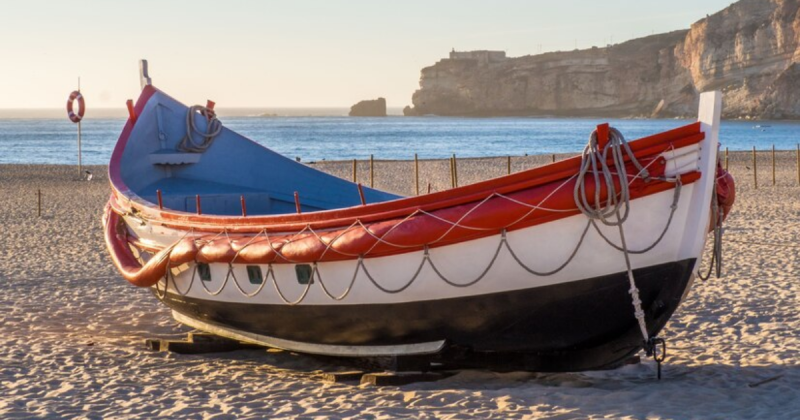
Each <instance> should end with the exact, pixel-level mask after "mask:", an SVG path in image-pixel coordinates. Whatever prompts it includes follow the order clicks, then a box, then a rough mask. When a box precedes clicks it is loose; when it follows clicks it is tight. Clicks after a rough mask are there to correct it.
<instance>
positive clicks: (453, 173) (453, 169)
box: [450, 153, 458, 188]
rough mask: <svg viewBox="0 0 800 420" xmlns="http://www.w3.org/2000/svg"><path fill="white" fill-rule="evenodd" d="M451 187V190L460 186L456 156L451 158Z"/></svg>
mask: <svg viewBox="0 0 800 420" xmlns="http://www.w3.org/2000/svg"><path fill="white" fill-rule="evenodd" d="M450 185H451V188H455V187H457V186H458V168H457V167H456V154H455V153H453V156H452V157H451V158H450Z"/></svg>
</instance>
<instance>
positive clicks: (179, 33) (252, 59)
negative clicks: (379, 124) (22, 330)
mask: <svg viewBox="0 0 800 420" xmlns="http://www.w3.org/2000/svg"><path fill="white" fill-rule="evenodd" d="M730 3H731V1H730V0H700V1H698V0H670V1H655V0H607V1H596V0H595V1H591V0H572V1H570V0H560V1H544V0H542V1H538V0H530V1H522V0H492V1H474V0H461V1H455V0H440V1H437V0H422V1H417V0H396V1H378V0H371V1H361V0H347V1H345V0H341V1H332V0H327V1H322V0H319V1H311V0H292V1H289V0H284V1H269V0H264V1H236V0H217V1H205V0H194V1H168V0H160V1H142V0H136V1H112V0H85V1H80V0H58V1H37V0H24V1H20V0H0V8H1V9H0V10H2V14H0V39H1V40H2V43H1V44H0V63H2V70H0V108H57V107H62V106H63V104H64V102H65V100H66V97H67V96H68V94H69V92H70V91H71V90H72V89H74V88H75V87H76V84H77V77H78V76H81V82H82V90H83V93H84V95H85V96H86V98H87V99H86V100H87V103H88V106H89V107H100V108H110V107H120V108H122V107H123V106H124V101H125V100H126V99H128V98H135V97H136V96H137V95H138V91H139V81H138V67H137V60H138V59H139V58H147V59H148V60H149V61H150V67H151V74H152V76H153V80H154V84H155V85H156V86H159V87H160V88H162V89H164V90H166V91H167V92H169V93H171V94H172V95H173V96H176V97H177V98H179V99H180V100H182V101H184V102H187V103H204V101H205V99H206V98H211V99H214V100H216V102H217V103H218V104H219V105H220V106H221V107H303V106H350V105H351V104H353V103H355V102H357V101H359V100H361V99H367V98H375V97H378V96H383V97H386V98H387V101H388V105H389V106H405V105H408V104H410V103H411V94H412V93H413V92H414V90H415V89H416V88H417V87H418V82H419V71H420V69H421V68H423V67H425V66H429V65H432V64H434V63H435V62H436V61H437V60H439V59H440V58H443V57H445V56H446V55H447V54H448V52H449V51H450V49H451V48H456V49H457V50H471V49H495V50H505V51H506V52H507V54H508V55H510V56H520V55H527V54H536V53H538V52H539V51H540V49H541V51H544V52H546V51H553V50H571V49H574V48H575V45H576V43H577V46H578V47H579V48H586V47H591V46H592V45H597V46H602V45H605V44H607V43H609V42H610V41H611V39H612V37H613V41H614V42H615V43H616V42H621V41H624V40H628V39H631V38H634V37H640V36H644V35H649V34H651V33H654V32H655V33H659V32H666V31H671V30H676V29H683V28H688V27H689V25H691V24H692V23H693V22H695V21H697V20H699V19H700V18H702V17H704V16H705V15H706V14H709V13H714V12H716V11H718V10H721V9H723V8H724V7H726V6H728V5H729V4H730Z"/></svg>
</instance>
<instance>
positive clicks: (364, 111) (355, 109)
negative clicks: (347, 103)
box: [349, 98, 386, 117]
mask: <svg viewBox="0 0 800 420" xmlns="http://www.w3.org/2000/svg"><path fill="white" fill-rule="evenodd" d="M349 115H350V116H351V117H385V116H386V99H384V98H378V99H373V100H366V101H361V102H359V103H357V104H355V105H353V106H351V107H350V114H349Z"/></svg>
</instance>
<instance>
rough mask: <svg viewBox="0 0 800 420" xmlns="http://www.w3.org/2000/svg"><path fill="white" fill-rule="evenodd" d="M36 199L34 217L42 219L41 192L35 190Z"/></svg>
mask: <svg viewBox="0 0 800 420" xmlns="http://www.w3.org/2000/svg"><path fill="white" fill-rule="evenodd" d="M36 197H37V200H36V202H37V205H36V215H37V216H38V217H42V190H41V189H38V190H36Z"/></svg>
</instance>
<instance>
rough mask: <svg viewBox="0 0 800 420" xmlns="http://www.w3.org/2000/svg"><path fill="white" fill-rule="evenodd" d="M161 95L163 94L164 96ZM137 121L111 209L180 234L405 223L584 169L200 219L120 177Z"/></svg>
mask: <svg viewBox="0 0 800 420" xmlns="http://www.w3.org/2000/svg"><path fill="white" fill-rule="evenodd" d="M157 91H158V90H157V89H156V88H154V87H153V86H146V87H145V88H144V90H143V91H142V94H141V95H140V97H139V99H138V100H137V102H136V115H137V116H138V115H141V113H142V110H143V109H144V107H145V105H146V103H147V101H149V100H150V98H151V97H152V96H153V94H154V93H155V92H157ZM159 92H160V91H159ZM134 124H135V121H131V120H129V121H128V123H127V124H126V125H125V128H124V129H123V132H122V134H121V135H120V138H119V141H118V142H117V146H116V147H115V149H114V153H113V154H112V157H111V162H110V164H109V180H110V182H111V187H112V192H113V199H112V200H110V204H111V205H112V207H113V209H114V210H115V211H117V212H118V213H121V214H124V213H127V212H129V211H136V212H138V213H141V214H142V215H144V216H145V217H147V218H148V219H149V220H150V221H151V222H155V223H161V224H163V225H165V226H169V227H172V228H175V229H184V230H188V229H190V228H197V229H200V230H203V231H209V232H220V231H228V232H259V231H261V230H263V229H268V230H272V231H283V232H287V231H299V230H302V229H303V228H305V227H306V226H311V227H312V228H314V229H331V228H336V227H342V226H349V225H351V224H352V223H353V222H354V221H356V220H360V221H361V222H364V223H372V222H376V221H380V220H387V219H394V218H398V217H405V216H408V215H409V214H412V213H413V212H414V211H416V210H425V211H429V212H431V211H436V210H440V209H444V208H448V207H453V206H458V205H462V204H466V203H470V202H476V201H480V200H483V199H485V198H486V197H487V196H489V195H490V194H492V193H500V194H510V193H512V192H515V191H520V190H524V189H528V188H533V187H538V186H541V185H545V184H547V183H551V182H555V181H558V180H563V179H566V178H568V177H570V176H572V175H574V174H575V173H576V172H577V170H578V168H579V166H580V157H579V156H576V157H573V158H569V159H566V160H562V161H560V162H556V163H553V164H550V165H546V166H543V167H539V168H534V169H529V170H526V171H522V172H518V173H515V174H511V175H507V176H504V177H500V178H495V179H491V180H487V181H483V182H478V183H475V184H471V185H466V186H463V187H458V188H454V189H451V190H446V191H441V192H436V193H432V194H427V195H423V196H417V197H408V198H403V199H398V200H392V201H387V202H380V203H372V204H367V205H366V206H362V205H359V206H354V207H349V208H345V209H333V210H326V211H319V212H313V213H302V214H282V215H270V216H249V217H247V218H244V217H239V216H235V217H232V216H214V215H195V214H191V213H186V212H179V211H173V210H169V209H158V207H157V206H156V205H155V204H154V203H150V202H148V201H146V200H143V199H142V198H140V197H138V196H136V195H135V194H134V193H133V192H132V191H130V190H129V189H128V187H127V186H126V185H125V183H124V181H123V180H122V177H121V176H120V165H121V163H122V162H121V161H122V154H123V152H124V149H125V146H126V145H127V142H128V141H129V139H130V134H131V131H132V130H133V127H134ZM704 138H705V134H704V133H703V132H702V131H700V123H699V122H698V123H693V124H689V125H686V126H684V127H679V128H676V129H673V130H670V131H666V132H663V133H659V134H656V135H653V136H649V137H645V138H642V139H639V140H636V141H632V142H631V143H630V146H631V149H632V151H633V152H634V154H635V155H636V156H637V158H639V159H644V158H646V157H651V156H653V155H657V154H660V153H662V152H664V151H666V150H669V149H671V148H676V149H677V148H680V147H684V146H688V145H691V144H695V143H698V142H700V141H702V140H703V139H704Z"/></svg>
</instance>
